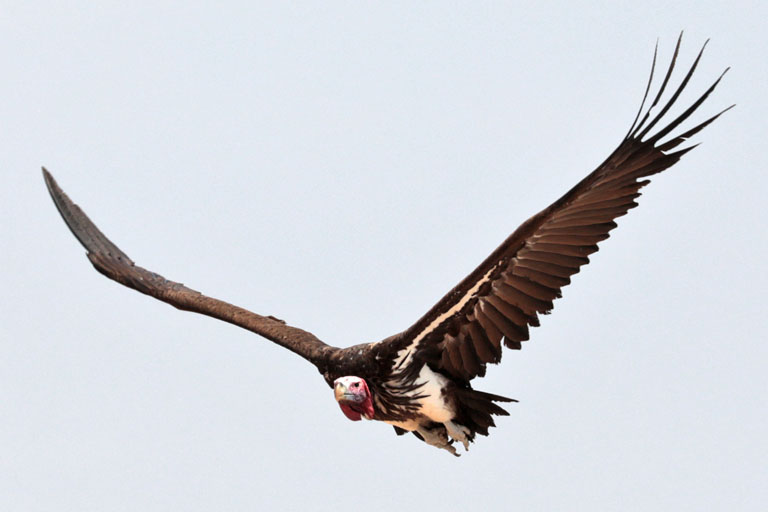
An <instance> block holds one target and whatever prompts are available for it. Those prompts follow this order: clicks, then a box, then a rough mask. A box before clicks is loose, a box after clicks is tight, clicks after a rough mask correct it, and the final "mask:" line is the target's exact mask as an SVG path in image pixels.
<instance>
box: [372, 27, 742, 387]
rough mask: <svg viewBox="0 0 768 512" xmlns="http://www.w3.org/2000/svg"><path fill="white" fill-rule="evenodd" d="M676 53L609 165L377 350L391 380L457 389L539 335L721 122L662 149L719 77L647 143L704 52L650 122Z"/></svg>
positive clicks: (526, 225) (690, 132) (515, 235)
mask: <svg viewBox="0 0 768 512" xmlns="http://www.w3.org/2000/svg"><path fill="white" fill-rule="evenodd" d="M681 37H682V34H681ZM704 46H706V44H705V45H704ZM679 48H680V39H678V41H677V46H676V48H675V53H674V56H673V57H672V62H671V64H670V66H669V69H668V71H667V73H666V76H665V77H664V79H663V81H662V84H661V87H660V89H659V92H658V93H657V94H656V96H655V98H654V99H653V102H652V104H651V105H650V107H649V108H648V110H647V111H645V113H644V114H643V107H644V105H645V101H646V99H647V98H648V92H649V90H650V87H651V82H652V81H653V70H654V68H655V64H656V53H654V58H653V66H652V68H651V77H650V79H649V81H648V86H647V88H646V91H645V96H644V98H643V102H642V104H641V106H640V110H639V111H638V114H637V117H636V118H635V122H634V123H633V124H632V127H631V128H630V129H629V132H628V133H627V135H626V136H625V138H624V140H623V141H622V142H621V144H620V145H619V147H618V148H616V150H615V151H614V152H613V153H612V154H611V155H610V156H609V157H608V159H607V160H605V162H603V163H602V164H601V165H600V166H599V167H598V168H597V169H596V170H595V171H594V172H592V173H591V174H590V175H589V176H587V177H586V178H584V179H583V180H581V182H579V183H578V184H577V185H576V186H575V187H573V188H572V189H571V190H570V191H568V193H566V194H565V195H564V196H563V197H561V198H560V199H558V200H557V201H555V202H554V203H553V204H552V205H550V206H549V207H548V208H546V209H545V210H543V211H541V212H540V213H538V214H536V215H534V216H533V217H531V218H530V219H528V220H527V221H525V222H524V223H523V224H522V225H521V226H520V227H519V228H517V230H516V231H515V232H514V233H512V235H510V236H509V238H507V239H506V240H505V241H504V243H502V244H501V245H500V246H499V247H498V248H497V249H496V250H495V251H493V253H492V254H491V255H490V256H488V258H486V260H485V261H483V263H482V264H481V265H480V266H479V267H477V268H476V269H475V270H474V271H473V272H472V273H471V274H470V275H469V276H467V277H466V278H465V279H464V280H463V281H461V283H459V284H458V285H457V286H456V287H455V288H454V289H453V290H451V291H450V292H448V294H447V295H445V297H443V298H442V299H441V300H440V302H438V303H437V304H436V305H435V306H434V307H433V308H432V309H430V310H429V312H427V314H426V315H424V316H423V317H421V318H420V319H419V320H418V321H417V322H416V323H415V324H414V325H413V326H411V327H410V328H409V329H408V330H406V331H404V332H403V333H401V335H399V336H395V337H392V338H389V339H387V340H385V341H383V342H380V345H381V346H379V347H376V348H377V351H379V353H382V352H387V353H389V354H390V357H391V360H392V364H393V368H392V371H393V372H395V373H399V374H400V375H402V376H403V377H407V376H408V375H409V374H408V371H409V370H412V372H411V373H413V372H416V371H418V370H417V368H419V367H420V365H421V363H423V362H428V363H430V364H431V365H433V366H434V367H437V368H440V369H442V370H443V371H445V372H447V373H449V374H451V375H453V376H454V377H456V378H458V379H463V380H469V379H472V378H474V377H476V376H478V375H479V376H482V375H484V373H485V365H486V364H487V363H498V362H499V361H500V359H501V353H502V346H501V345H502V340H503V342H504V345H506V346H507V347H509V348H512V349H519V348H520V343H521V342H522V341H525V340H527V339H528V336H529V332H528V328H529V326H534V327H535V326H538V325H539V320H538V317H537V315H538V314H539V313H542V314H546V313H548V312H549V311H550V310H551V309H552V307H553V306H552V301H553V300H554V299H556V298H558V297H560V290H561V289H562V288H563V287H564V286H566V285H567V284H569V283H570V277H571V276H572V275H573V274H576V273H577V272H578V271H579V269H580V268H581V266H582V265H586V264H587V263H589V258H588V256H589V255H590V254H592V253H593V252H595V251H597V249H598V247H597V244H598V243H599V242H601V241H602V240H605V239H606V238H608V236H609V235H608V233H609V232H610V231H611V230H612V229H613V228H615V227H616V223H615V222H614V221H615V219H616V218H617V217H620V216H622V215H624V214H626V213H627V211H628V210H629V209H630V208H634V207H635V206H637V203H636V202H635V199H637V197H639V196H640V192H639V190H640V189H641V188H642V187H644V186H645V185H647V184H648V183H649V181H650V180H648V179H645V178H647V177H648V176H651V175H653V174H656V173H659V172H661V171H663V170H665V169H667V168H668V167H670V166H671V165H673V164H675V163H676V162H677V161H678V160H679V159H680V158H681V157H682V156H683V155H684V154H685V153H687V152H688V151H690V150H691V149H693V148H692V147H689V148H686V149H681V150H677V151H672V150H673V149H674V148H675V147H677V146H678V145H679V144H681V143H682V142H684V141H686V140H687V139H688V138H689V137H691V136H692V135H694V134H696V133H697V132H699V131H700V130H701V129H703V128H704V127H705V126H707V125H708V124H710V123H711V122H712V121H714V120H715V119H717V117H718V116H720V115H721V114H722V113H723V112H725V110H724V111H723V112H720V114H717V115H715V116H714V117H712V118H710V119H708V120H706V121H704V122H703V123H701V124H699V125H698V126H696V127H694V128H692V129H690V130H688V131H686V132H685V133H682V134H680V135H677V136H675V137H674V138H672V139H671V140H669V141H666V142H660V141H661V139H662V138H664V137H665V136H667V135H668V134H669V133H671V132H672V130H674V129H675V128H677V127H678V126H679V125H680V123H682V122H683V121H685V120H686V119H687V118H688V117H689V116H690V115H691V114H692V113H693V112H694V111H695V110H696V109H697V108H698V107H699V106H700V105H701V104H702V103H703V102H704V100H705V99H706V98H707V97H708V96H709V95H710V93H711V92H712V91H713V90H714V89H715V86H717V84H718V83H719V82H720V79H721V78H722V75H721V76H720V78H718V79H717V81H715V83H714V84H713V85H712V86H711V87H710V88H709V89H707V90H706V91H705V92H704V94H703V95H702V96H701V97H700V98H699V99H698V100H697V101H695V102H694V103H693V104H692V105H691V106H690V107H689V108H688V109H687V110H685V111H684V112H683V113H682V114H680V115H679V116H678V117H677V118H675V119H673V120H671V121H669V123H668V124H667V125H666V126H664V127H663V128H660V129H658V130H657V131H656V132H654V133H651V131H652V130H653V129H654V127H656V125H657V124H658V123H659V121H660V120H661V119H663V118H664V115H665V114H666V113H667V111H668V110H669V109H670V107H671V106H672V105H673V104H674V103H675V101H676V100H677V98H678V97H679V95H680V93H681V92H682V90H683V89H684V88H685V86H686V84H687V83H688V81H689V79H690V78H691V75H692V74H693V72H694V70H695V69H696V66H697V64H698V62H699V59H700V58H701V55H702V53H703V51H704V48H702V49H701V52H699V55H698V57H697V58H696V60H695V61H694V63H693V65H692V67H691V69H690V70H689V71H688V73H687V74H686V75H685V77H684V78H683V80H682V82H681V84H680V85H679V87H678V88H677V90H676V91H675V92H674V93H673V94H672V97H671V98H670V100H669V101H668V102H667V103H666V104H665V105H664V106H663V107H662V108H661V109H660V110H659V112H658V113H657V114H656V115H655V116H654V117H653V118H652V119H651V117H650V114H651V111H653V110H654V107H656V106H657V104H658V102H659V98H660V97H661V95H662V93H663V92H664V90H665V88H666V86H667V84H668V83H669V79H670V76H671V74H672V70H673V68H674V66H675V61H676V59H677V55H678V50H679ZM726 71H727V69H726ZM723 74H725V73H723ZM729 108H730V107H729ZM726 110H728V109H726ZM641 115H642V118H641ZM638 121H639V123H638ZM411 377H412V378H415V375H411Z"/></svg>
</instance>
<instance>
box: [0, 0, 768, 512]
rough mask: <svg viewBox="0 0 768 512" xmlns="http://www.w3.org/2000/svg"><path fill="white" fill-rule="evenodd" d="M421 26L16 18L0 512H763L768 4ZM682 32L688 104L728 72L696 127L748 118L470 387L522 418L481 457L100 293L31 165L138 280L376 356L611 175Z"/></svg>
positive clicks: (330, 9) (230, 15) (164, 311)
mask: <svg viewBox="0 0 768 512" xmlns="http://www.w3.org/2000/svg"><path fill="white" fill-rule="evenodd" d="M412 4H413V3H412V2H388V3H386V5H370V4H367V3H361V2H344V3H341V2H317V3H309V4H307V3H301V2H290V3H288V2H274V3H272V4H262V3H259V2H241V3H226V4H223V5H221V4H216V5H215V6H214V4H213V3H210V5H211V6H208V5H207V4H206V3H202V2H178V3H168V2H154V3H153V5H152V7H149V8H140V7H126V6H124V5H121V3H119V2H99V3H96V2H82V3H80V4H79V5H78V3H76V2H72V3H68V4H67V5H64V4H63V3H59V2H51V3H45V2H3V4H2V10H1V14H0V41H1V42H2V44H0V63H2V70H3V79H2V80H0V98H2V101H0V120H2V122H1V123H0V143H2V146H1V147H2V148H3V159H2V164H1V165H0V172H2V176H3V181H4V183H5V186H4V187H2V188H0V200H1V202H2V205H3V210H2V211H3V221H2V222H1V223H0V239H1V240H2V244H3V247H4V248H5V250H3V251H0V268H2V271H1V272H0V287H1V288H2V290H3V293H2V294H0V315H1V322H0V417H2V419H1V420H0V508H2V509H3V510H14V511H16V510H18V511H43V510H57V511H60V510H73V511H74V510H77V511H87V510H99V511H102V510H109V511H118V510H125V511H134V510H190V511H198V510H199V511H209V510H258V509H260V508H261V509H266V508H265V507H269V508H273V509H285V510H299V509H305V508H310V509H317V510H332V509H334V510H351V509H360V508H363V509H367V510H391V509H393V508H395V507H397V508H398V509H399V510H412V509H417V508H422V507H429V509H430V510H439V509H443V510H458V509H462V508H463V509H465V510H481V509H482V510H509V509H518V508H519V509H525V510H611V509H613V510H619V509H620V510H680V509H691V510H702V509H709V510H714V509H721V510H726V509H727V510H737V509H738V510H758V509H760V508H761V506H764V504H765V502H766V500H767V499H768V490H767V489H768V464H767V463H766V458H767V456H768V448H767V444H766V441H765V438H766V435H765V433H766V431H767V429H768V421H767V418H768V411H767V407H766V393H765V392H766V389H768V387H767V384H768V382H767V380H768V379H767V378H766V362H768V357H767V356H768V346H767V344H766V340H768V329H766V320H765V306H764V305H763V300H764V290H765V288H766V286H767V285H768V273H767V272H766V270H765V259H766V255H767V254H766V253H767V250H766V249H767V247H766V245H767V242H766V236H765V224H766V220H768V219H767V217H768V216H767V215H766V213H765V208H764V205H765V199H764V198H765V197H766V192H767V190H766V185H767V181H768V180H767V179H766V168H767V165H766V164H768V159H766V156H765V149H766V147H765V146H766V144H765V141H766V122H765V119H766V118H767V116H768V111H767V110H768V109H766V100H765V98H766V95H767V93H768V90H767V88H766V83H768V73H767V67H766V60H765V49H766V48H767V47H768V36H766V22H765V20H766V19H768V9H766V7H765V4H764V3H763V2H727V3H726V2H722V3H719V2H695V3H687V4H684V3H680V2H675V5H669V4H670V3H669V2H658V1H652V2H632V5H618V3H613V2H610V3H609V2H606V3H602V5H594V4H593V3H589V4H587V5H576V4H575V3H564V4H551V3H550V4H548V3H537V4H536V5H534V6H524V7H523V6H520V5H519V4H517V3H512V2H487V3H480V2H467V3H456V2H449V3H446V2H420V3H419V4H418V6H414V5H412ZM680 29H685V30H686V34H685V37H684V41H683V49H682V54H681V60H680V62H681V65H682V66H681V67H684V66H687V65H689V64H690V63H691V61H692V59H693V57H694V56H695V53H696V52H697V51H698V49H699V48H700V46H701V44H702V43H703V42H704V40H705V39H706V38H708V37H711V38H712V41H711V43H710V45H709V47H708V48H707V51H706V53H705V56H704V59H703V61H702V63H701V65H700V68H699V70H698V71H697V73H696V75H695V76H694V79H693V81H692V83H691V85H690V88H689V93H688V94H687V95H685V96H684V100H683V101H684V102H688V103H690V101H692V100H693V99H694V98H695V96H696V94H697V93H699V92H700V91H703V90H704V89H705V88H706V87H707V86H708V85H709V84H710V83H711V82H712V81H713V80H714V79H715V78H716V77H717V76H718V75H719V73H720V72H721V71H722V70H723V69H724V68H725V67H726V66H732V67H733V69H732V71H731V72H730V73H729V74H728V75H727V77H726V79H725V80H724V82H723V83H722V84H721V86H720V87H719V89H718V90H717V91H716V93H715V94H714V95H713V96H712V97H711V99H710V100H709V101H708V102H707V103H706V104H705V106H704V107H703V108H702V109H701V113H700V114H699V116H698V117H697V119H701V120H703V119H704V118H705V116H707V115H710V114H714V113H715V112H717V111H719V110H720V109H721V108H723V107H725V106H728V105H730V104H731V103H737V104H738V106H737V108H736V109H735V110H733V111H731V112H729V113H728V114H727V115H726V116H724V117H723V118H721V119H720V120H719V121H718V122H717V123H715V124H714V125H712V126H711V127H709V128H707V129H706V130H705V131H704V132H703V133H702V134H700V135H699V136H697V137H696V139H697V141H702V142H703V145H702V146H701V147H700V148H698V149H696V150H695V151H693V152H692V153H690V154H689V155H687V156H686V157H685V158H684V159H683V160H682V161H681V162H680V164H678V165H677V166H675V167H674V168H672V169H671V170H670V171H668V172H666V173H664V174H663V175H661V176H659V177H657V178H656V179H655V180H654V183H652V185H651V186H650V187H648V188H646V189H644V190H645V193H644V195H643V197H642V198H641V199H640V207H639V208H637V209H636V210H633V211H631V212H630V214H629V215H628V216H627V217H624V218H622V219H620V222H619V228H618V229H617V230H616V231H614V232H613V236H612V237H611V239H609V240H607V241H606V242H604V243H603V244H602V245H601V250H600V252H599V253H597V254H595V255H594V257H592V258H591V259H592V263H591V264H590V265H589V266H587V267H585V268H584V270H583V271H582V272H581V273H580V274H578V275H577V276H575V277H574V279H573V284H572V285H571V286H569V287H568V288H566V289H565V291H564V298H563V299H562V300H559V301H558V302H557V303H556V305H555V311H554V313H553V314H552V315H551V316H549V317H545V318H544V319H543V322H542V327H541V328H538V329H535V330H534V331H533V332H532V339H531V341H529V342H527V343H526V344H525V345H524V347H523V350H522V351H520V352H512V351H507V352H506V353H505V355H504V360H503V361H502V364H501V365H500V366H498V367H494V368H492V369H491V370H490V371H489V375H488V376H487V377H486V378H485V379H482V380H478V381H475V387H477V388H478V389H482V390H486V391H490V392H494V393H499V394H502V395H506V396H511V397H515V398H517V399H519V400H520V403H519V404H515V405H513V406H511V407H510V408H509V409H510V412H511V416H510V417H508V418H501V419H500V420H499V421H498V426H499V428H497V429H494V430H492V432H491V435H490V437H488V438H480V439H479V440H478V442H477V443H475V444H474V445H473V446H472V448H471V450H470V452H469V453H468V454H466V455H465V456H463V457H461V458H460V459H454V458H453V457H450V456H449V455H447V454H446V453H444V452H441V451H438V450H435V449H434V448H430V447H428V446H426V445H424V444H423V443H420V442H418V441H417V440H415V439H413V438H412V437H411V436H408V437H403V438H398V437H396V436H395V435H394V432H393V431H392V429H391V427H389V426H387V425H384V424H380V423H370V422H360V423H352V422H350V421H348V420H347V419H346V418H345V417H344V416H343V415H342V413H341V411H340V410H339V408H338V407H337V405H336V404H335V403H334V400H333V396H332V392H331V390H330V389H328V388H327V387H326V385H325V384H324V382H323V381H322V379H321V377H320V376H319V375H318V374H317V372H316V371H315V369H314V368H313V367H312V366H311V365H310V364H308V363H306V362H305V361H303V360H301V359H300V358H298V357H296V356H294V355H293V354H291V353H289V352H287V351H285V350H283V349H280V348H279V347H277V346H274V345H272V344H271V343H269V342H267V341H265V340H263V339H261V338H258V337H257V336H255V335H253V334H250V333H248V332H246V331H243V330H241V329H237V328H235V327H232V326H229V325H226V324H224V323H221V322H217V321H214V320H211V319H208V318H205V317H200V316H196V315H192V314H188V313H183V312H179V311H176V310H174V309H172V308H170V307H168V306H167V305H164V304H162V303H159V302H157V301H154V300H152V299H150V298H148V297H145V296H143V295H140V294H138V293H136V292H134V291H131V290H128V289H126V288H123V287H121V286H119V285H117V284H115V283H113V282H110V281H108V280H107V279H105V278H103V277H102V276H100V275H99V274H97V273H96V272H95V271H94V270H93V269H92V268H91V266H90V264H89V263H88V261H87V260H86V258H85V257H84V251H83V250H82V249H81V248H80V246H79V245H78V244H77V242H76V240H75V239H74V238H73V237H72V236H71V234H70V233H69V231H68V230H67V229H66V227H65V225H64V224H63V222H62V221H61V219H60V218H59V217H58V214H57V213H56V211H55V209H54V207H53V205H52V203H51V201H50V199H49V197H48V195H47V192H46V190H45V187H44V184H43V181H42V177H41V176H40V171H39V167H40V166H41V165H46V166H47V167H48V168H49V170H51V172H52V173H53V174H54V176H55V177H56V178H57V179H58V181H59V183H60V185H61V186H62V187H63V188H64V190H66V191H67V192H68V193H69V194H70V196H71V197H72V198H73V199H74V200H75V201H76V202H77V203H79V204H80V205H81V206H82V207H83V208H84V209H85V211H86V212H87V213H88V214H89V215H90V216H91V218H92V219H93V220H94V221H95V222H96V223H97V224H98V225H99V226H100V227H101V228H102V229H103V230H104V231H105V233H106V234H107V235H108V236H110V237H111V238H112V239H113V240H114V241H115V242H116V243H117V244H118V245H119V246H120V247H121V248H122V249H123V250H125V252H126V253H128V254H129V255H130V256H131V257H132V258H133V259H134V260H136V261H137V263H139V264H140V265H142V266H145V267H147V268H149V269H152V270H155V271H157V272H160V273H162V274H164V275H165V276H166V277H169V278H171V279H175V280H178V281H182V282H184V283H185V284H187V285H189V286H191V287H193V288H196V289H198V290H201V291H203V292H205V293H208V294H210V295H213V296H215V297H218V298H222V299H224V300H228V301H230V302H233V303H235V304H238V305H241V306H243V307H246V308H249V309H252V310H254V311H256V312H260V313H263V314H273V315H276V316H278V317H280V318H284V319H286V320H287V321H288V322H289V323H292V324H294V325H297V326H300V327H302V328H305V329H307V330H310V331H312V332H314V333H315V334H316V335H318V336H319V337H320V338H321V339H323V340H325V341H326V342H328V343H331V344H334V345H341V346H346V345H350V344H354V343H359V342H363V341H376V340H379V339H381V338H383V337H385V336H388V335H390V334H393V333H395V332H397V331H399V330H402V329H404V328H406V327H408V326H409V325H410V324H411V323H412V322H414V321H415V320H416V319H417V318H418V317H419V316H420V315H421V314H423V313H424V312H425V311H426V310H427V309H428V308H429V307H430V306H431V305H432V304H433V303H434V302H436V301H437V300H438V299H439V298H440V297H441V296H442V295H443V294H444V293H445V292H446V291H447V290H448V289H450V288H451V287H452V286H453V285H454V284H456V283H457V282H458V281H459V280H460V279H461V278H462V277H464V275H466V274H467V273H468V272H470V271H471V270H472V269H473V268H474V266H475V265H477V264H478V263H479V262H480V261H481V260H482V259H483V258H484V257H485V256H486V255H487V254H488V253H489V252H490V251H491V250H492V249H494V248H495V247H496V246H497V245H498V243H500V242H501V240H503V239H504V237H506V236H507V234H508V233H509V232H511V231H512V230H513V229H514V228H515V227H517V225H518V224H519V223H520V222H521V221H523V220H524V219H526V218H527V217H528V216H530V215H532V214H533V213H535V212H536V211H538V210H539V209H541V208H543V207H545V206H546V205H548V204H549V203H550V202H551V201H552V200H554V199H556V198H557V197H558V196H559V195H561V194H562V193H563V192H565V191H566V190H567V189H568V188H570V187H571V186H572V185H573V184H575V183H576V182H577V181H578V180H579V179H581V178H582V177H583V176H584V175H585V174H586V173H587V172H589V171H590V170H592V169H593V168H594V167H595V166H596V165H597V164H598V163H599V162H601V161H602V160H603V159H604V158H605V157H606V156H607V155H608V153H609V152H610V151H611V150H612V149H613V148H614V147H615V146H616V144H617V143H618V142H619V140H620V138H621V137H622V136H623V135H624V133H625V132H626V130H627V128H628V127H629V124H630V123H631V121H632V119H633V117H634V114H635V112H636V109H637V107H638V104H639V101H640V99H641V96H642V92H643V88H644V86H645V82H646V79H647V73H648V71H649V67H650V60H651V57H652V53H653V45H654V43H655V40H656V38H657V36H658V37H660V62H661V63H662V64H663V65H666V63H667V62H668V58H669V57H670V54H671V51H672V48H673V46H674V42H675V39H676V37H677V34H678V32H679V30H680ZM680 76H681V74H680V73H678V74H677V75H676V77H677V78H679V77H680Z"/></svg>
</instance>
